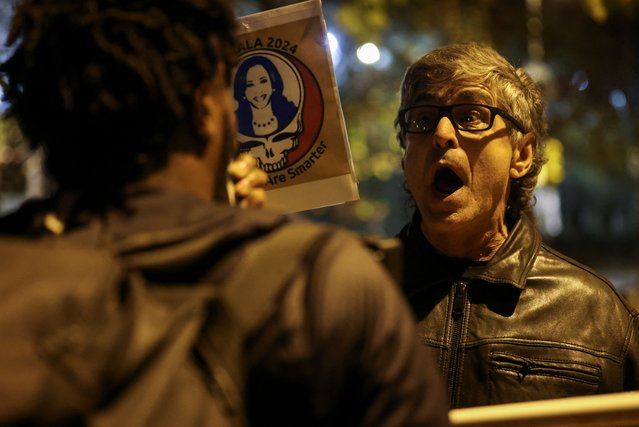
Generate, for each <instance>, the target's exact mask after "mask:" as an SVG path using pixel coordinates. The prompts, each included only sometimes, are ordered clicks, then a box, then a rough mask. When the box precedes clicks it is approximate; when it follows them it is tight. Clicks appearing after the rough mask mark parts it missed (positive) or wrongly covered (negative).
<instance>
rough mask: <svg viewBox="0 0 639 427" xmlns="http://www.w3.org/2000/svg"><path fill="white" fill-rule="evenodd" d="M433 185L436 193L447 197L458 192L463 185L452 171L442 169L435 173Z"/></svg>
mask: <svg viewBox="0 0 639 427" xmlns="http://www.w3.org/2000/svg"><path fill="white" fill-rule="evenodd" d="M433 185H434V186H435V190H436V191H437V192H438V193H440V194H443V195H445V196H448V195H450V194H453V193H454V192H455V191H457V190H459V189H460V188H461V187H462V186H463V185H464V183H463V182H462V180H461V178H460V177H458V176H457V174H456V173H455V172H453V170H452V169H450V168H447V167H443V168H441V169H439V170H438V171H437V172H435V178H434V181H433Z"/></svg>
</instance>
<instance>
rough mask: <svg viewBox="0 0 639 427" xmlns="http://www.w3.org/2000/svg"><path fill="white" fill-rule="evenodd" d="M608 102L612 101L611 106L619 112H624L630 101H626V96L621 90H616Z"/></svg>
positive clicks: (611, 93)
mask: <svg viewBox="0 0 639 427" xmlns="http://www.w3.org/2000/svg"><path fill="white" fill-rule="evenodd" d="M608 101H610V105H612V106H613V107H615V108H616V109H617V110H623V109H624V108H626V106H627V105H628V101H627V100H626V94H624V93H623V91H621V90H619V89H615V90H613V91H612V92H610V96H609V97H608Z"/></svg>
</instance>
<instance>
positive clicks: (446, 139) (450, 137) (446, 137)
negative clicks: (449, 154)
mask: <svg viewBox="0 0 639 427" xmlns="http://www.w3.org/2000/svg"><path fill="white" fill-rule="evenodd" d="M433 139H434V143H435V144H436V145H437V146H439V147H440V148H457V147H458V146H459V142H458V141H457V132H456V130H455V126H453V122H452V121H451V120H450V118H449V117H448V116H442V117H441V118H440V119H439V123H437V126H436V127H435V131H434V132H433Z"/></svg>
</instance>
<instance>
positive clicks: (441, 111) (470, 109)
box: [399, 104, 528, 133]
mask: <svg viewBox="0 0 639 427" xmlns="http://www.w3.org/2000/svg"><path fill="white" fill-rule="evenodd" d="M498 114H499V115H500V116H502V117H503V118H505V119H508V120H509V121H510V122H511V123H512V124H513V125H514V126H515V128H517V130H518V131H519V132H521V133H527V132H528V131H527V130H526V128H525V127H524V126H523V125H522V124H521V123H520V122H519V121H518V120H517V119H516V118H514V117H513V116H511V115H510V114H508V113H507V112H505V111H504V110H502V109H501V108H497V107H493V106H490V105H483V104H456V105H415V106H413V107H408V108H404V109H402V110H400V111H399V124H400V126H401V127H402V129H403V130H404V131H405V132H408V133H426V132H430V131H432V130H433V129H435V128H436V127H437V124H438V123H439V121H440V120H441V118H442V117H443V116H446V117H448V118H449V119H450V121H451V122H452V124H453V126H455V129H458V130H462V131H466V132H482V131H485V130H488V129H490V128H491V127H492V126H493V122H494V121H495V116H496V115H498Z"/></svg>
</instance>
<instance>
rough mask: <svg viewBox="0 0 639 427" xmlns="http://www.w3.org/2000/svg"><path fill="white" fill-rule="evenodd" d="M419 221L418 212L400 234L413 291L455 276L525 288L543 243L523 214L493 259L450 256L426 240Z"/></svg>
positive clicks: (407, 284) (405, 277)
mask: <svg viewBox="0 0 639 427" xmlns="http://www.w3.org/2000/svg"><path fill="white" fill-rule="evenodd" d="M420 224H421V216H420V215H419V213H418V212H416V213H415V215H414V216H413V219H412V221H411V222H410V223H409V224H407V225H406V226H405V227H404V228H403V229H402V231H401V232H400V234H399V237H400V238H401V239H402V241H403V242H404V250H405V251H406V252H407V253H406V257H405V260H406V265H405V267H404V271H405V276H404V284H405V286H406V287H407V289H411V288H412V291H418V289H416V287H417V288H422V287H423V286H429V285H434V284H436V283H439V282H450V281H451V280H456V279H479V280H483V281H486V282H490V283H495V284H506V285H511V286H514V287H516V288H519V289H524V287H525V286H526V279H527V277H528V273H529V272H530V269H531V268H532V266H533V263H534V261H535V258H536V256H537V253H538V251H539V247H540V245H541V237H540V235H539V233H538V232H537V230H536V229H535V226H534V224H533V223H532V222H531V221H530V219H528V218H527V217H526V216H522V217H520V218H519V219H518V220H517V222H516V223H515V225H514V226H513V227H512V229H511V231H510V233H509V235H508V237H507V238H506V240H505V241H504V243H503V244H502V246H501V247H500V248H499V250H498V251H497V253H496V254H495V256H494V257H493V258H492V259H491V260H490V261H488V262H481V263H479V262H473V261H469V260H464V259H455V258H449V257H446V256H444V255H442V254H440V253H438V252H437V251H436V250H435V249H434V248H433V246H432V245H431V244H430V243H429V242H428V241H427V240H426V238H425V237H424V234H423V233H422V231H421V225H420Z"/></svg>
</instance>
